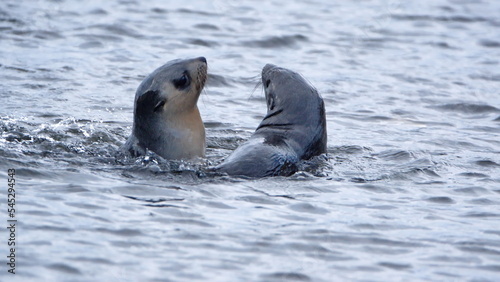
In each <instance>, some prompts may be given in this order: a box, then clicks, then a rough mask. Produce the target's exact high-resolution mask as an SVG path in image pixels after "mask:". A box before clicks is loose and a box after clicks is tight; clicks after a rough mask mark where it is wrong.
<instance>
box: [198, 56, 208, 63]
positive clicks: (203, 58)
mask: <svg viewBox="0 0 500 282" xmlns="http://www.w3.org/2000/svg"><path fill="white" fill-rule="evenodd" d="M198 60H200V61H202V62H204V63H205V64H206V63H207V59H206V58H205V57H199V58H198Z"/></svg>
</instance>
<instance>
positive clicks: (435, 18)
mask: <svg viewBox="0 0 500 282" xmlns="http://www.w3.org/2000/svg"><path fill="white" fill-rule="evenodd" d="M391 17H392V18H393V19H395V20H401V21H436V22H461V23H476V22H486V21H488V19H486V18H483V17H468V16H429V15H391Z"/></svg>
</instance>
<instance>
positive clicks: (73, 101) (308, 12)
mask: <svg viewBox="0 0 500 282" xmlns="http://www.w3.org/2000/svg"><path fill="white" fill-rule="evenodd" d="M172 2H173V1H172ZM330 2H331V1H303V2H301V3H296V2H292V1H283V0H281V1H264V2H263V3H258V4H257V3H255V2H251V1H223V0H216V1H177V2H175V4H174V3H168V2H167V1H138V0H127V1H118V0H117V1H97V0H95V1H84V2H81V1H17V0H7V1H6V0H2V1H1V3H0V80H1V84H2V86H1V87H0V105H1V106H0V134H1V135H0V170H1V171H0V179H1V183H2V187H3V188H2V189H1V194H0V195H1V197H2V199H0V202H1V203H2V204H1V210H0V219H1V224H2V226H4V224H6V220H7V212H6V204H5V203H6V199H7V195H6V190H7V189H6V187H7V186H6V183H7V182H6V181H7V169H8V168H15V169H16V170H17V174H16V180H17V186H16V188H17V190H16V191H17V206H16V207H17V209H18V211H17V219H18V220H19V223H18V224H19V226H18V229H17V240H18V241H17V242H18V245H17V253H16V256H17V267H16V271H17V274H16V276H12V275H11V274H9V273H7V266H6V265H5V261H6V256H7V255H8V253H7V239H6V238H7V236H8V234H7V232H5V229H4V230H3V231H2V232H0V233H1V234H3V235H1V236H0V237H1V238H3V239H1V241H0V250H1V254H0V257H2V258H3V259H2V260H1V261H2V263H1V267H0V280H2V281H13V280H12V278H13V277H14V278H15V279H17V280H16V281H90V280H97V281H139V280H140V281H193V280H212V281H249V280H250V281H275V280H276V281H281V280H284V281H288V280H297V281H335V280H336V281H339V280H367V281H372V280H373V281H388V280H396V281H401V280H405V281H406V280H416V281H419V280H436V281H443V280H444V281H446V280H459V281H467V280H469V281H498V280H499V279H500V2H498V1H467V0H453V1H452V0H448V1H446V0H439V1H431V0H426V1H411V3H408V2H410V1H338V3H334V4H331V3H330ZM197 56H205V57H206V58H207V59H208V65H209V75H210V79H209V81H208V84H207V86H206V88H205V91H204V92H203V94H202V96H201V97H200V101H199V108H200V112H201V115H202V118H203V119H204V121H205V123H206V127H207V136H208V140H207V143H208V151H207V158H206V160H205V161H204V163H201V164H199V163H197V164H193V163H184V162H166V161H162V160H160V159H156V158H155V157H154V156H148V157H142V158H137V159H123V158H119V157H116V156H115V153H116V151H117V149H118V148H119V146H120V145H121V144H122V143H123V142H124V141H125V140H126V138H127V137H128V135H129V134H130V130H131V124H132V110H133V108H132V107H133V97H134V93H135V89H136V87H137V86H138V85H139V83H140V82H141V80H142V79H143V78H144V76H145V75H147V74H149V73H150V72H151V71H153V70H154V69H155V68H157V67H158V66H160V65H162V64H163V63H165V62H167V61H169V60H172V59H176V58H189V57H197ZM266 63H273V64H276V65H279V66H282V67H287V68H290V69H292V70H295V71H298V72H300V73H302V74H303V75H304V76H305V77H306V78H307V79H308V80H309V81H310V82H311V83H312V84H313V85H314V86H316V88H317V89H318V90H319V92H320V93H321V94H322V96H323V98H324V100H325V104H326V110H327V121H328V138H329V140H328V152H329V153H328V157H327V158H320V159H317V160H315V161H313V162H311V163H306V164H304V166H303V167H304V168H303V170H304V171H301V172H299V173H297V174H295V175H293V176H291V177H287V178H285V177H276V178H266V179H259V180H245V179H235V178H231V177H227V176H226V177H225V176H218V175H213V174H210V173H207V172H206V171H205V168H206V167H210V166H212V165H214V164H217V163H218V162H220V161H221V160H222V159H223V158H224V157H226V156H227V155H228V154H229V153H230V152H231V151H232V150H234V149H235V148H236V147H237V146H238V144H240V143H241V142H242V141H244V140H245V139H246V138H248V137H249V136H250V135H251V133H252V132H253V130H254V129H255V128H256V126H257V125H258V124H259V122H260V120H261V119H262V117H263V116H264V114H265V112H266V108H265V101H264V98H263V92H262V90H261V88H260V87H257V88H256V85H257V83H258V82H259V77H260V71H261V69H262V67H263V66H264V65H265V64H266Z"/></svg>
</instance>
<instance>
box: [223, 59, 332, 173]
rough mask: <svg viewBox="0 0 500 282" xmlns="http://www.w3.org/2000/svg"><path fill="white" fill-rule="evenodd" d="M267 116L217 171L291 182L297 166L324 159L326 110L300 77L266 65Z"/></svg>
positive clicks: (315, 91)
mask: <svg viewBox="0 0 500 282" xmlns="http://www.w3.org/2000/svg"><path fill="white" fill-rule="evenodd" d="M262 84H263V86H264V91H265V94H266V101H267V115H266V116H265V117H264V119H263V120H262V122H261V123H260V125H259V126H258V127H257V129H256V130H255V133H254V134H253V135H252V136H251V137H250V139H249V140H248V141H246V142H245V143H243V144H242V145H241V146H239V147H238V148H237V149H236V150H235V151H234V152H233V153H232V154H231V155H230V156H229V157H228V158H227V159H226V160H225V161H224V162H223V163H222V164H220V165H219V166H217V167H216V170H219V171H222V172H226V173H227V174H229V175H235V176H248V177H265V176H278V175H282V176H289V175H291V174H293V173H295V172H296V171H297V163H298V162H299V161H300V160H307V159H310V158H311V157H314V156H317V155H320V154H323V153H326V144H327V134H326V118H325V105H324V102H323V99H322V98H321V96H320V95H319V94H318V91H317V90H316V89H315V88H314V87H313V86H311V85H310V84H309V83H308V82H307V81H306V80H305V79H304V78H303V77H302V76H301V75H300V74H298V73H296V72H293V71H291V70H288V69H284V68H280V67H277V66H275V65H271V64H268V65H266V66H265V67H264V68H263V69H262Z"/></svg>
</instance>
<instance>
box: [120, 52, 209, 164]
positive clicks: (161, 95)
mask: <svg viewBox="0 0 500 282" xmlns="http://www.w3.org/2000/svg"><path fill="white" fill-rule="evenodd" d="M206 79H207V60H206V59H205V58H204V57H199V58H195V59H188V60H174V61H170V62H168V63H166V64H165V65H163V66H161V67H159V68H158V69H156V70H155V71H154V72H153V73H151V74H150V75H149V76H147V77H146V78H145V79H144V80H143V81H142V83H141V84H140V85H139V87H138V88H137V92H136V95H135V102H134V123H133V127H132V135H131V136H130V137H129V139H128V140H127V142H126V143H125V145H124V147H123V148H124V149H125V150H126V151H128V152H130V153H131V154H132V155H133V156H139V155H143V154H145V152H146V150H147V149H149V150H151V151H153V152H155V153H156V154H158V155H160V156H162V157H163V158H165V159H191V158H195V157H204V156H205V127H204V126H203V122H202V120H201V116H200V112H199V110H198V107H197V101H198V98H199V96H200V93H201V90H202V89H203V86H204V85H205V81H206Z"/></svg>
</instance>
